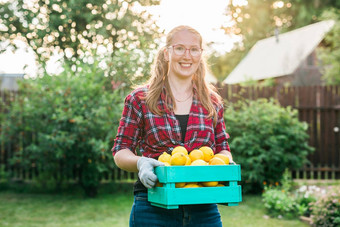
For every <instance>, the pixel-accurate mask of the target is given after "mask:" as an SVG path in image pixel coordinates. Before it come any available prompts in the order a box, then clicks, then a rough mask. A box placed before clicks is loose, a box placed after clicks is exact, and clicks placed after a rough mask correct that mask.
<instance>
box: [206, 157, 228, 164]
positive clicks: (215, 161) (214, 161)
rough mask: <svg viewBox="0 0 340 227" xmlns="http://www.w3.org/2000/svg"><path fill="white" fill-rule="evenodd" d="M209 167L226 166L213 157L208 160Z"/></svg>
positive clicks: (220, 160)
mask: <svg viewBox="0 0 340 227" xmlns="http://www.w3.org/2000/svg"><path fill="white" fill-rule="evenodd" d="M209 165H226V164H225V162H224V161H223V160H222V159H220V158H219V157H213V158H212V159H210V161H209Z"/></svg>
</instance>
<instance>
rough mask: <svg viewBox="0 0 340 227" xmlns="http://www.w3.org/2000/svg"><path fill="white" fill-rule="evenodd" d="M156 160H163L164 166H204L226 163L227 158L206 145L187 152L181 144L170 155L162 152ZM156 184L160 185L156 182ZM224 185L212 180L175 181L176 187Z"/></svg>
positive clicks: (227, 161)
mask: <svg viewBox="0 0 340 227" xmlns="http://www.w3.org/2000/svg"><path fill="white" fill-rule="evenodd" d="M158 161H160V162H163V163H164V164H165V166H205V165H228V164H229V158H228V156H227V155H224V154H214V152H213V150H212V149H211V148H210V147H208V146H203V147H201V148H199V149H194V150H192V151H191V152H190V153H188V151H187V149H186V148H185V147H183V146H177V147H175V148H174V149H173V150H172V152H171V155H170V154H168V153H166V152H164V153H163V154H161V155H160V156H159V157H158ZM156 186H162V184H157V185H156ZM216 186H224V185H223V184H221V183H219V182H217V181H213V182H197V183H196V182H195V183H185V182H183V183H176V188H194V187H216Z"/></svg>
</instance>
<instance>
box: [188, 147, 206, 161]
mask: <svg viewBox="0 0 340 227" xmlns="http://www.w3.org/2000/svg"><path fill="white" fill-rule="evenodd" d="M189 157H190V159H191V161H192V162H193V161H195V160H197V159H202V160H203V159H204V154H203V152H202V151H200V150H197V149H195V150H193V151H191V152H190V153H189Z"/></svg>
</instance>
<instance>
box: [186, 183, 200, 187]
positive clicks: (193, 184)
mask: <svg viewBox="0 0 340 227" xmlns="http://www.w3.org/2000/svg"><path fill="white" fill-rule="evenodd" d="M199 187H200V186H199V185H198V184H197V183H196V184H195V183H189V184H186V185H185V186H184V187H183V188H199Z"/></svg>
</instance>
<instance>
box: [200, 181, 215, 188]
mask: <svg viewBox="0 0 340 227" xmlns="http://www.w3.org/2000/svg"><path fill="white" fill-rule="evenodd" d="M201 185H203V186H204V187H215V186H217V185H218V181H209V182H201Z"/></svg>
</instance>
